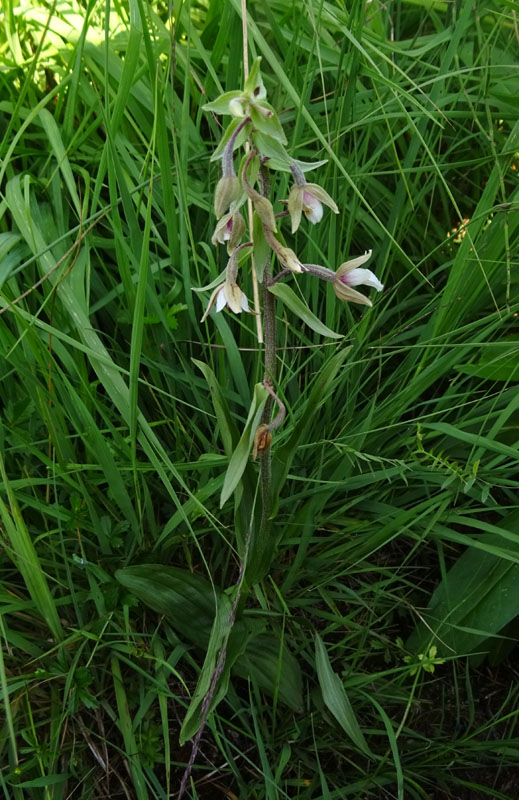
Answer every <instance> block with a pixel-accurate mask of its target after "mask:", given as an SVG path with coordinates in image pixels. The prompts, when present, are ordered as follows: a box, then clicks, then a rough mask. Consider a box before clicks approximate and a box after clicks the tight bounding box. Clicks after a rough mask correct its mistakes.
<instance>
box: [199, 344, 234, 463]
mask: <svg viewBox="0 0 519 800" xmlns="http://www.w3.org/2000/svg"><path fill="white" fill-rule="evenodd" d="M193 363H194V364H196V366H197V367H198V369H199V370H201V371H202V373H203V375H204V378H205V379H206V381H207V385H208V386H209V392H210V393H211V400H212V403H213V408H214V412H215V414H216V419H217V420H218V427H219V428H220V436H221V437H222V444H223V449H224V451H225V455H226V456H227V457H228V458H230V457H231V455H232V451H233V444H234V442H235V441H238V429H237V428H236V425H235V422H234V420H233V418H232V417H231V414H230V412H229V407H228V405H227V402H226V400H225V397H224V395H223V392H222V389H221V387H220V384H219V383H218V381H217V379H216V375H215V374H214V372H213V370H212V369H211V367H209V366H208V365H207V364H204V363H203V362H202V361H197V360H196V359H195V358H194V359H193Z"/></svg>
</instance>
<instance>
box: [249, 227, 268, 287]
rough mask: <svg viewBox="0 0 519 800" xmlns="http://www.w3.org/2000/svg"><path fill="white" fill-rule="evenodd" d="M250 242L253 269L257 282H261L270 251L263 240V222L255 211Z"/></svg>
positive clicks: (264, 239)
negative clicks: (251, 242) (252, 243)
mask: <svg viewBox="0 0 519 800" xmlns="http://www.w3.org/2000/svg"><path fill="white" fill-rule="evenodd" d="M252 241H253V242H254V269H255V270H256V275H257V277H258V280H259V282H260V283H261V281H262V280H263V273H264V272H265V267H266V266H267V264H268V262H269V261H270V258H271V255H272V250H271V248H270V245H269V243H268V242H267V240H266V238H265V233H264V230H263V222H262V221H261V218H260V217H259V216H258V214H257V213H256V211H255V212H254V216H253V219H252Z"/></svg>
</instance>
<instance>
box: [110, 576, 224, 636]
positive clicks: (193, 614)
mask: <svg viewBox="0 0 519 800" xmlns="http://www.w3.org/2000/svg"><path fill="white" fill-rule="evenodd" d="M115 577H116V579H117V580H118V581H119V583H121V584H122V585H123V586H124V587H125V588H126V589H128V590H129V591H130V592H131V593H132V594H134V595H135V596H136V597H138V598H139V600H142V602H143V603H145V604H146V605H147V606H149V607H150V608H152V609H153V610H154V611H157V612H158V613H159V614H165V615H166V616H167V617H168V618H170V619H171V620H172V621H173V625H174V627H175V629H176V630H177V631H178V632H179V633H180V634H181V635H182V636H183V637H185V638H186V639H187V640H188V641H190V642H194V643H195V644H197V645H200V646H201V647H206V646H207V642H208V640H209V634H210V631H211V626H212V624H213V620H214V615H215V593H214V589H213V587H212V586H211V584H210V583H209V581H207V580H206V579H205V578H203V577H202V576H201V575H195V574H192V573H190V572H187V571H186V570H183V569H179V568H178V567H165V566H162V565H160V564H139V565H136V566H133V567H125V568H124V569H119V570H117V572H116V573H115Z"/></svg>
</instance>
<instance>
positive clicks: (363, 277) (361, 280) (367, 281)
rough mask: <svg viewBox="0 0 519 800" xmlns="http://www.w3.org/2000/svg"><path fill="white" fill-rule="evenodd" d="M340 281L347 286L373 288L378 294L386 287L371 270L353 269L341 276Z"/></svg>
mask: <svg viewBox="0 0 519 800" xmlns="http://www.w3.org/2000/svg"><path fill="white" fill-rule="evenodd" d="M339 280H340V281H341V283H344V284H345V285H346V286H362V285H363V286H371V287H372V288H373V289H376V290H377V292H381V291H382V289H383V288H384V285H383V284H382V283H381V282H380V281H379V279H378V278H377V276H376V275H375V273H374V272H372V271H371V270H370V269H352V270H350V271H349V272H345V273H344V275H341V276H340V277H339Z"/></svg>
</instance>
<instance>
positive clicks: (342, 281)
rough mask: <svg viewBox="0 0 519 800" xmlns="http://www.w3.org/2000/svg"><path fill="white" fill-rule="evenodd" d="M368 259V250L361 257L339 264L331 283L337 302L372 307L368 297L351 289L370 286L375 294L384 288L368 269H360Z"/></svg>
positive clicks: (369, 256)
mask: <svg viewBox="0 0 519 800" xmlns="http://www.w3.org/2000/svg"><path fill="white" fill-rule="evenodd" d="M369 258H371V250H368V252H367V253H364V255H363V256H358V257H357V258H352V259H351V260H350V261H346V262H345V263H344V264H341V266H340V267H339V269H338V270H337V272H336V273H335V279H334V281H333V288H334V291H335V294H336V295H337V297H338V298H339V300H344V301H346V302H347V303H360V304H362V305H365V306H371V305H373V303H372V302H371V300H370V299H369V298H368V297H366V296H365V295H363V294H361V293H360V292H357V291H356V290H355V289H354V288H353V287H354V286H360V285H364V286H371V287H372V288H373V289H376V290H377V292H381V291H382V289H383V288H384V286H383V285H382V284H381V283H380V281H379V279H378V278H377V276H376V275H375V274H374V273H373V272H372V271H371V270H370V269H361V265H362V264H365V263H366V261H368V259H369Z"/></svg>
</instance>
